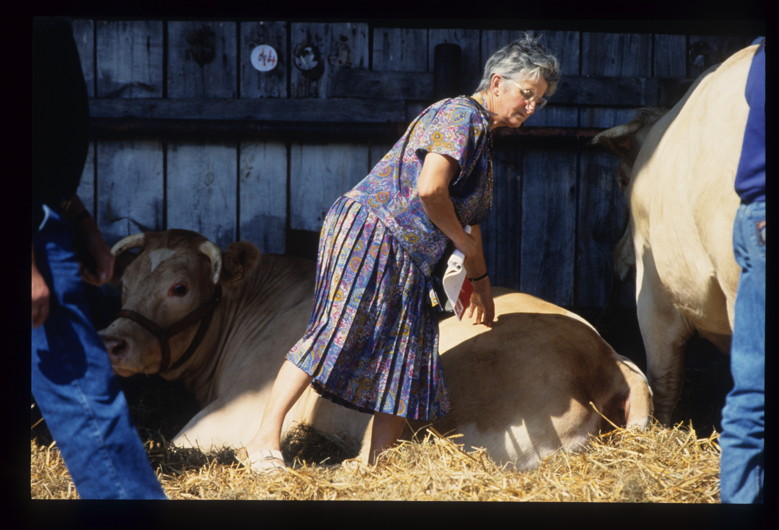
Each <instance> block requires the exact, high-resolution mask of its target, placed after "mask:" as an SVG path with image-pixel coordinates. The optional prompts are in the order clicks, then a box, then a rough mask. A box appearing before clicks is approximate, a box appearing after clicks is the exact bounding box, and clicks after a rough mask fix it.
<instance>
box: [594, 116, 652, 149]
mask: <svg viewBox="0 0 779 530" xmlns="http://www.w3.org/2000/svg"><path fill="white" fill-rule="evenodd" d="M640 128H641V123H639V122H637V121H632V122H630V123H626V124H624V125H617V126H616V127H612V128H611V129H606V130H605V131H601V132H599V133H598V134H596V135H595V137H594V138H593V139H592V140H590V145H598V144H599V143H601V142H602V141H603V140H606V139H612V138H623V137H625V136H630V135H632V134H636V132H638V130H639V129H640Z"/></svg>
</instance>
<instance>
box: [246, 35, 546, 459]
mask: <svg viewBox="0 0 779 530" xmlns="http://www.w3.org/2000/svg"><path fill="white" fill-rule="evenodd" d="M558 79H559V69H558V62H557V59H555V57H553V56H552V55H550V54H548V53H547V52H546V50H545V49H544V48H543V47H542V46H541V45H540V44H539V43H538V40H537V39H536V38H534V37H532V36H530V35H528V34H524V35H523V37H522V38H521V39H519V40H517V41H515V42H512V43H511V44H509V45H508V46H506V47H504V48H502V49H500V50H499V51H497V52H496V53H495V54H494V55H493V56H492V57H490V59H489V60H488V61H487V64H486V66H485V70H484V75H483V78H482V80H481V83H480V84H479V86H478V88H477V90H476V93H475V94H473V96H471V97H468V96H460V97H456V98H451V99H445V100H442V101H439V102H437V103H435V104H433V105H431V106H430V107H428V108H427V109H425V110H424V111H423V112H422V113H421V114H420V115H419V116H418V117H417V118H416V119H415V120H414V121H413V122H412V123H411V125H409V127H408V129H407V130H406V132H405V134H404V135H403V137H402V138H401V139H400V140H398V142H397V143H396V144H395V145H394V147H393V148H392V149H391V150H390V152H389V153H387V154H386V155H385V156H384V158H382V159H381V160H380V161H379V163H378V164H376V166H375V167H374V168H373V170H372V171H371V172H370V174H369V175H368V176H367V177H366V178H365V179H363V180H362V181H361V182H360V183H359V184H357V186H355V187H354V188H353V189H352V190H350V191H348V192H347V193H345V194H344V195H342V196H341V197H340V198H338V199H337V200H336V201H335V203H334V204H333V206H332V207H331V209H330V211H329V212H328V214H327V216H326V218H325V220H324V225H323V227H322V232H321V239H320V245H319V255H318V263H317V281H316V293H315V303H314V309H313V313H312V315H311V319H310V322H309V325H308V329H307V330H306V332H305V334H304V336H303V337H302V338H301V339H300V341H299V342H298V343H297V344H296V345H295V346H294V347H293V348H292V349H291V350H290V352H289V353H288V354H287V359H286V361H285V362H284V364H283V366H282V368H281V370H280V371H279V374H278V376H277V378H276V381H275V383H274V385H273V388H272V391H271V397H270V400H269V401H268V403H267V405H266V408H265V411H264V415H263V418H262V422H261V424H260V426H259V429H258V431H257V434H256V435H255V437H254V438H253V439H252V440H251V441H250V443H248V444H247V446H246V448H244V450H242V451H240V452H239V458H240V459H241V460H242V462H243V463H244V465H246V466H249V467H250V468H251V469H253V470H255V471H258V472H261V471H265V470H269V469H274V468H279V467H283V466H284V461H283V458H282V456H281V453H280V436H281V428H282V423H283V421H284V418H285V416H286V414H287V412H288V411H289V410H290V408H291V407H292V405H293V404H294V403H295V402H296V401H297V399H298V398H299V397H300V395H301V394H302V392H303V391H304V390H305V388H306V387H307V386H308V385H309V384H312V385H313V387H314V389H315V390H316V391H317V392H319V393H320V394H321V395H322V396H324V397H326V398H328V399H330V400H332V401H334V402H336V403H338V404H341V405H344V406H346V407H351V408H353V409H356V410H359V411H363V412H367V413H371V414H373V415H374V418H373V430H372V433H371V435H372V436H371V447H370V453H369V461H370V462H371V463H374V462H375V459H376V456H377V454H378V453H379V452H381V451H382V450H383V449H385V448H387V447H389V446H390V445H391V444H393V443H394V442H395V441H396V440H397V439H398V437H399V436H400V434H401V433H402V430H403V427H404V425H405V420H406V418H408V419H422V420H433V419H435V418H437V417H440V416H442V415H444V414H446V412H447V411H448V409H449V401H448V398H447V393H446V387H445V384H444V377H443V373H442V368H441V364H440V360H439V356H438V315H437V312H436V311H437V310H436V309H435V308H434V307H433V303H431V294H430V293H431V287H432V279H431V275H432V272H433V270H434V268H435V265H436V263H437V262H438V261H439V260H440V259H441V258H442V257H443V256H444V253H445V251H446V249H447V247H448V246H451V245H453V246H454V248H456V249H458V250H460V251H461V252H462V253H463V254H464V256H465V261H464V264H465V269H466V271H467V274H468V277H469V278H471V280H472V283H473V294H472V296H471V301H470V305H469V307H468V309H467V311H466V315H467V317H468V318H473V319H474V320H475V323H477V324H483V325H485V326H491V325H492V321H493V317H494V305H493V300H492V291H491V288H490V281H489V278H488V276H487V264H486V262H485V259H484V253H483V250H482V237H481V232H480V230H479V223H482V222H483V221H484V220H485V219H486V218H487V215H488V214H489V211H490V208H491V206H492V152H491V149H492V133H491V131H492V130H493V129H495V128H497V127H519V126H521V125H522V123H524V121H525V120H526V119H527V118H529V117H530V116H531V115H532V114H533V113H534V112H535V111H536V110H538V109H540V108H542V107H543V106H544V105H545V104H546V100H545V99H544V96H548V95H550V94H552V93H553V92H554V91H555V88H556V85H557V82H558ZM466 225H470V226H471V227H472V229H471V232H470V234H469V233H467V232H466V231H465V229H464V227H465V226H466Z"/></svg>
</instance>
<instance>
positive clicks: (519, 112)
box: [490, 74, 549, 128]
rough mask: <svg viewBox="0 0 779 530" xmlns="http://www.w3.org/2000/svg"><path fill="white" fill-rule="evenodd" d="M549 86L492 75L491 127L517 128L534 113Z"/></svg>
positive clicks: (541, 80)
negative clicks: (492, 115) (493, 116)
mask: <svg viewBox="0 0 779 530" xmlns="http://www.w3.org/2000/svg"><path fill="white" fill-rule="evenodd" d="M547 88H549V84H548V83H547V82H546V81H545V80H544V78H543V77H541V76H539V77H538V79H532V78H527V77H524V78H523V77H519V78H517V79H516V80H514V79H510V78H507V77H501V76H500V75H497V74H496V75H494V76H493V78H492V82H491V83H490V90H491V91H492V93H493V94H492V95H493V108H492V109H491V110H492V112H493V113H495V119H494V123H493V127H514V128H516V127H519V126H520V125H522V124H523V123H524V122H525V120H526V119H528V118H529V117H530V116H532V115H533V113H534V112H535V111H536V106H537V105H538V101H539V100H541V99H542V98H543V95H544V93H545V92H546V90H547Z"/></svg>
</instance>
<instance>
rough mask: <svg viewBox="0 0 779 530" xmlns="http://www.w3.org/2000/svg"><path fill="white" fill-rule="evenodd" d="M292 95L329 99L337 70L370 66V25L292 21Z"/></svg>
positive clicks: (294, 96) (295, 96)
mask: <svg viewBox="0 0 779 530" xmlns="http://www.w3.org/2000/svg"><path fill="white" fill-rule="evenodd" d="M290 35H291V45H292V48H291V63H292V66H291V67H290V95H291V97H293V98H327V97H330V96H331V90H330V83H331V81H332V79H333V75H334V74H335V72H337V71H338V70H340V69H342V68H354V69H367V68H368V57H369V56H368V25H367V24H364V23H351V22H345V23H333V24H325V23H307V22H305V23H304V22H296V23H293V24H292V29H291V30H290Z"/></svg>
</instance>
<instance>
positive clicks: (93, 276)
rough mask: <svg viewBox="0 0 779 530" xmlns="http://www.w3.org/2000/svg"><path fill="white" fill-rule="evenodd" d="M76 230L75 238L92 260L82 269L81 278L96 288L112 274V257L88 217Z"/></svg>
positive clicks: (90, 218)
mask: <svg viewBox="0 0 779 530" xmlns="http://www.w3.org/2000/svg"><path fill="white" fill-rule="evenodd" d="M77 230H78V234H77V237H79V238H81V240H82V241H83V243H84V245H83V248H84V250H85V251H86V253H87V254H88V255H89V256H90V257H91V258H92V259H91V260H90V262H91V263H90V264H89V265H85V266H83V267H82V269H81V277H82V278H83V279H84V281H85V282H87V283H91V284H92V285H96V286H100V285H103V284H104V283H107V282H108V281H110V280H111V276H113V274H114V255H113V254H111V249H109V248H108V245H106V242H105V239H103V234H101V233H100V229H98V227H97V223H96V222H95V220H94V219H93V218H92V217H89V218H87V219H84V220H83V221H81V222H80V223H79V224H78V225H77Z"/></svg>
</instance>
